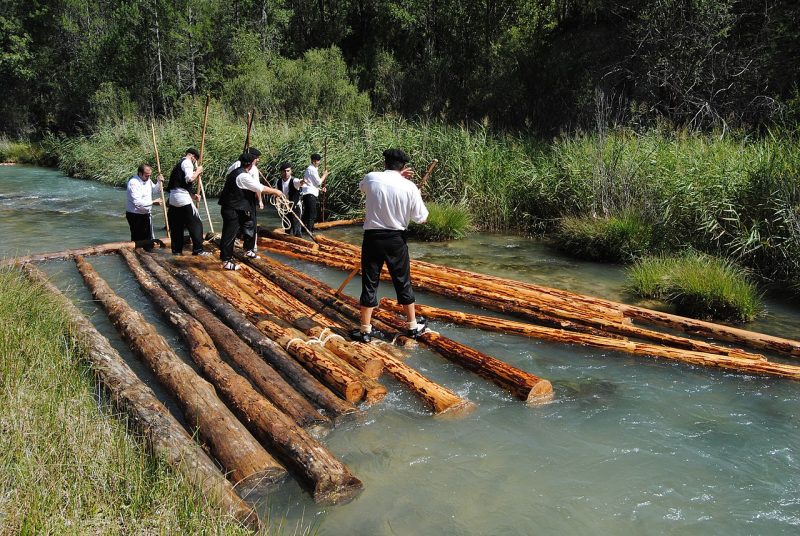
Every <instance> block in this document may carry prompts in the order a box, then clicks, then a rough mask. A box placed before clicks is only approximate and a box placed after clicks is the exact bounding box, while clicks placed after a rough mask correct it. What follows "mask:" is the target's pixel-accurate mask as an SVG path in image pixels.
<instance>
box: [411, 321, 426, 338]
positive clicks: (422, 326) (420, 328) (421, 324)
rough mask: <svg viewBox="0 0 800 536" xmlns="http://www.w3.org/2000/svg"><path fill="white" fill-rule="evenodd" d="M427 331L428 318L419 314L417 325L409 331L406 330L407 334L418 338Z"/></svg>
mask: <svg viewBox="0 0 800 536" xmlns="http://www.w3.org/2000/svg"><path fill="white" fill-rule="evenodd" d="M426 331H428V319H427V318H425V317H424V316H418V317H417V327H415V328H414V329H409V330H408V331H406V335H408V336H409V337H411V338H412V339H416V338H417V337H419V336H420V335H422V334H423V333H425V332H426Z"/></svg>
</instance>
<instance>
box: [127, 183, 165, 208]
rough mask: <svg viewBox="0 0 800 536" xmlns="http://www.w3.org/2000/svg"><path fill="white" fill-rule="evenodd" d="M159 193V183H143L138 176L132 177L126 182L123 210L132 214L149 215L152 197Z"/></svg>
mask: <svg viewBox="0 0 800 536" xmlns="http://www.w3.org/2000/svg"><path fill="white" fill-rule="evenodd" d="M160 191H161V184H160V183H158V182H152V181H151V180H150V179H147V180H146V181H145V180H144V179H142V178H141V177H140V176H139V175H134V176H133V177H131V178H130V179H129V180H128V187H127V194H128V195H127V198H128V201H127V203H126V205H125V210H126V211H127V212H133V213H134V214H150V210H151V208H152V206H153V196H154V195H157V194H158V193H159V192H160Z"/></svg>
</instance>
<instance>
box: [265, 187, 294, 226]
mask: <svg viewBox="0 0 800 536" xmlns="http://www.w3.org/2000/svg"><path fill="white" fill-rule="evenodd" d="M269 203H270V205H272V206H273V207H275V210H276V211H277V212H278V216H280V218H281V225H282V226H283V228H284V229H289V228H290V227H291V226H292V221H291V219H289V214H292V211H293V210H294V203H293V202H291V201H289V200H288V199H286V198H285V197H278V196H277V195H273V196H272V197H270V198H269Z"/></svg>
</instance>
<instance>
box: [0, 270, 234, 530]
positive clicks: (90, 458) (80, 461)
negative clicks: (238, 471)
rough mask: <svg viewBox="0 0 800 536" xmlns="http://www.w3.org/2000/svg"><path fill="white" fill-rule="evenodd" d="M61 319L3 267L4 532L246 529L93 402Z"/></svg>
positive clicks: (0, 450) (88, 378) (0, 483)
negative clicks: (155, 456) (151, 453)
mask: <svg viewBox="0 0 800 536" xmlns="http://www.w3.org/2000/svg"><path fill="white" fill-rule="evenodd" d="M67 326H68V323H67V317H66V314H65V313H64V311H63V310H61V309H60V308H59V307H58V306H57V305H56V304H55V302H53V301H52V300H51V299H50V298H49V297H48V295H47V293H45V292H43V291H42V289H40V288H38V287H37V286H36V285H32V284H31V283H30V282H29V281H28V280H27V279H26V278H25V277H24V276H23V275H22V274H21V273H20V272H19V271H17V270H14V269H2V270H0V381H2V385H3V388H2V390H0V424H2V429H3V433H2V434H0V465H2V466H3V467H4V468H5V469H4V471H3V473H2V476H0V496H2V497H3V500H2V501H0V525H2V526H3V532H8V533H23V534H24V533H31V534H39V533H45V534H58V533H71V532H80V533H104V534H107V533H118V532H122V533H132V534H140V533H145V532H151V531H154V530H155V531H157V532H160V533H175V534H195V533H201V532H210V533H225V534H246V533H247V531H245V530H244V529H242V528H240V527H239V526H238V524H237V523H236V522H235V521H234V520H232V519H231V518H229V517H226V516H225V515H223V513H222V512H221V511H220V510H219V509H218V508H216V507H215V506H214V505H213V504H211V503H208V502H207V501H206V500H205V498H204V497H203V496H202V494H201V493H200V492H199V490H197V489H195V488H193V487H192V486H191V485H189V484H188V483H187V482H185V481H184V480H183V479H182V478H181V477H180V476H179V475H177V474H175V473H174V472H173V471H172V470H170V468H169V467H168V466H167V465H166V463H164V462H162V461H161V460H159V459H156V458H154V457H153V456H152V455H150V454H148V453H147V452H145V450H144V448H143V446H142V444H141V443H140V442H139V441H137V440H136V439H135V438H134V437H132V436H131V434H130V433H128V431H127V430H126V427H125V423H124V422H123V421H122V420H120V419H119V416H118V415H115V414H114V413H113V410H111V409H110V408H109V407H107V406H105V405H103V404H101V405H100V406H98V403H97V394H96V384H95V381H94V379H93V377H92V373H91V371H90V370H88V368H87V367H86V366H84V365H83V364H82V358H81V356H82V351H83V350H82V349H81V348H79V347H76V346H74V344H73V342H72V341H71V339H70V338H69V335H68V327H67Z"/></svg>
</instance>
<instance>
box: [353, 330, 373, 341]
mask: <svg viewBox="0 0 800 536" xmlns="http://www.w3.org/2000/svg"><path fill="white" fill-rule="evenodd" d="M350 338H351V339H353V340H354V341H356V342H369V341H371V340H372V334H370V333H364V332H363V331H361V330H360V329H358V328H356V329H353V330H350Z"/></svg>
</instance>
